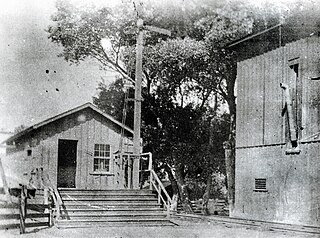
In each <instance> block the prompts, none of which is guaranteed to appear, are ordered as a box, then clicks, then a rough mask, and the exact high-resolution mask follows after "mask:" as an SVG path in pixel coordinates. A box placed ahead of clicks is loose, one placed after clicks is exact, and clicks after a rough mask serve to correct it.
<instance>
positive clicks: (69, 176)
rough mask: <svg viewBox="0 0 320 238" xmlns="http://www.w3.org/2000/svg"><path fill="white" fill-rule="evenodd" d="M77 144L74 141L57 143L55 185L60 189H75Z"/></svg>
mask: <svg viewBox="0 0 320 238" xmlns="http://www.w3.org/2000/svg"><path fill="white" fill-rule="evenodd" d="M77 143H78V141H76V140H59V141H58V181H57V185H58V187H60V188H75V187H76V169H77Z"/></svg>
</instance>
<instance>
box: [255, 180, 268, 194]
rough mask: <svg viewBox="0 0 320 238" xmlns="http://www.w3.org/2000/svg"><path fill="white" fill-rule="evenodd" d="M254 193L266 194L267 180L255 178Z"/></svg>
mask: <svg viewBox="0 0 320 238" xmlns="http://www.w3.org/2000/svg"><path fill="white" fill-rule="evenodd" d="M254 191H255V192H267V179H266V178H256V179H255V180H254Z"/></svg>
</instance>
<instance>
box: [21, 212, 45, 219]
mask: <svg viewBox="0 0 320 238" xmlns="http://www.w3.org/2000/svg"><path fill="white" fill-rule="evenodd" d="M49 217H50V214H49V213H28V214H27V215H26V218H48V219H49Z"/></svg>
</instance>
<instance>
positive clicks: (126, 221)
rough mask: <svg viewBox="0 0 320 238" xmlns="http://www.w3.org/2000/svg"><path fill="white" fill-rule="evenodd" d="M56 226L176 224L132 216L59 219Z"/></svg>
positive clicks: (61, 227) (165, 220)
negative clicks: (126, 217) (124, 217)
mask: <svg viewBox="0 0 320 238" xmlns="http://www.w3.org/2000/svg"><path fill="white" fill-rule="evenodd" d="M56 225H57V227H58V228H59V229H66V228H85V227H119V226H120V227H123V226H126V227H127V226H176V224H175V223H173V222H170V220H168V219H166V218H164V219H154V218H153V219H151V218H147V219H142V218H132V219H123V218H122V219H108V220H103V221H101V220H91V221H88V220H82V219H78V220H59V221H58V222H57V224H56Z"/></svg>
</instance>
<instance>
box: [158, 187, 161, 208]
mask: <svg viewBox="0 0 320 238" xmlns="http://www.w3.org/2000/svg"><path fill="white" fill-rule="evenodd" d="M158 191H159V192H158V204H161V198H160V196H161V187H160V183H159V184H158Z"/></svg>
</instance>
